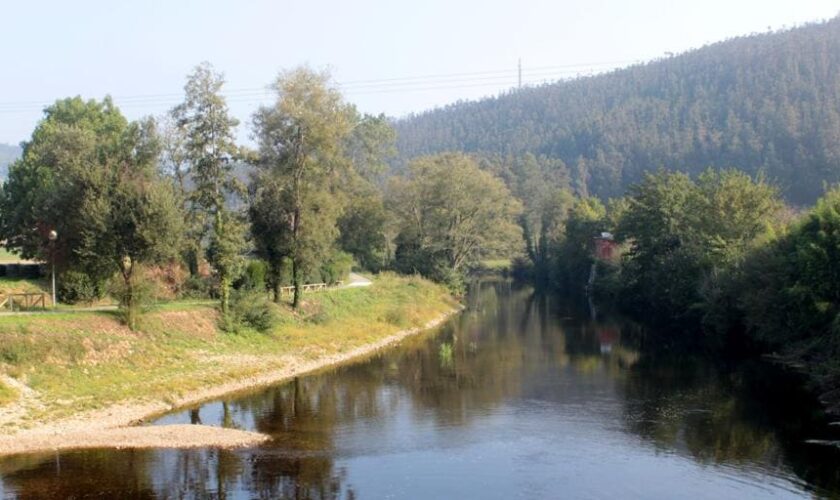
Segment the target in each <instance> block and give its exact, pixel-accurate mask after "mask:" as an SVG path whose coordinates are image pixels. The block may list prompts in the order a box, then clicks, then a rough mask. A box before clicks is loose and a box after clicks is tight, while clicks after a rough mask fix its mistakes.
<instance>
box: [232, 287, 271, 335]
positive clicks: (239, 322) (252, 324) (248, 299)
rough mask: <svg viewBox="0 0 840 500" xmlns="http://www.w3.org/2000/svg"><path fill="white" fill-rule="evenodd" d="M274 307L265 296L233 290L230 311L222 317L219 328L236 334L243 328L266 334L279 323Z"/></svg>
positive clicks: (263, 294) (247, 291) (248, 291)
mask: <svg viewBox="0 0 840 500" xmlns="http://www.w3.org/2000/svg"><path fill="white" fill-rule="evenodd" d="M279 320H280V318H279V317H278V314H277V310H276V309H275V306H274V305H273V304H272V303H271V301H269V300H268V296H267V294H265V293H263V292H255V291H250V290H235V291H234V292H233V294H232V295H231V301H230V311H229V312H228V314H227V315H226V316H223V317H222V324H221V328H222V329H223V330H224V331H227V332H238V331H240V330H241V329H242V328H243V327H247V328H253V329H254V330H257V331H259V332H263V333H265V332H268V331H270V330H271V329H272V328H274V327H275V326H276V325H277V324H278V323H279Z"/></svg>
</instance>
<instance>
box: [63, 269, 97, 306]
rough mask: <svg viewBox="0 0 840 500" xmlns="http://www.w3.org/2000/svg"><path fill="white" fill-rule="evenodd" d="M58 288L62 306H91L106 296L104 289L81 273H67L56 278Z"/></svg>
mask: <svg viewBox="0 0 840 500" xmlns="http://www.w3.org/2000/svg"><path fill="white" fill-rule="evenodd" d="M56 288H57V289H56V294H57V295H58V301H59V302H61V303H62V304H78V303H88V304H90V303H93V302H95V301H97V300H99V299H100V298H102V296H103V295H104V287H100V285H99V284H98V283H95V282H94V281H93V280H92V279H91V278H90V276H88V275H87V274H85V273H82V272H79V271H65V272H63V273H62V274H61V275H59V276H58V277H56Z"/></svg>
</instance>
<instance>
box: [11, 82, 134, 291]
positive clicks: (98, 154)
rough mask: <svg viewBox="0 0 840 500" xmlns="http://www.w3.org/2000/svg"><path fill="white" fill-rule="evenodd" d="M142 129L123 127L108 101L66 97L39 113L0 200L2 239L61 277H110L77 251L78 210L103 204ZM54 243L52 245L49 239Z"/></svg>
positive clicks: (81, 216)
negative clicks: (71, 273) (67, 273)
mask: <svg viewBox="0 0 840 500" xmlns="http://www.w3.org/2000/svg"><path fill="white" fill-rule="evenodd" d="M139 129H140V126H139V125H137V124H131V125H130V124H129V123H128V121H127V120H126V119H125V118H124V117H123V115H122V114H121V113H120V112H119V110H118V109H117V108H116V107H115V106H114V104H113V102H112V101H111V99H110V98H105V99H104V100H103V101H102V102H98V101H95V100H90V101H83V100H82V99H81V98H78V97H76V98H72V99H64V100H59V101H56V102H55V103H54V104H53V105H51V106H49V107H47V108H46V109H45V110H44V118H43V119H42V120H41V121H40V122H39V123H38V125H37V127H36V128H35V130H34V131H33V133H32V137H31V139H30V140H29V141H27V142H25V143H24V144H23V156H22V158H21V159H20V160H18V161H17V162H15V163H14V164H12V166H11V167H10V170H9V178H8V180H7V181H6V182H5V183H4V185H3V191H2V198H1V199H0V205H2V210H0V217H2V227H0V232H1V233H2V239H4V240H5V242H6V247H7V248H9V249H11V250H14V251H16V252H18V253H20V255H21V257H23V258H26V259H36V260H42V261H53V260H54V261H55V262H56V265H57V267H58V270H59V271H64V270H68V269H73V270H76V271H80V272H85V273H88V274H89V275H90V276H91V279H92V280H94V281H96V282H99V283H102V282H104V281H105V280H106V279H107V278H108V277H109V274H108V273H107V272H104V271H103V269H102V268H101V267H99V262H98V261H91V260H89V259H87V260H86V259H85V258H84V257H83V256H81V255H79V254H78V253H77V252H76V249H77V248H79V246H80V244H81V239H82V237H83V236H82V234H83V226H84V224H85V223H86V222H87V216H88V214H87V213H86V212H85V208H84V207H83V204H82V203H81V202H82V201H83V200H86V201H87V202H88V203H91V202H94V201H95V199H96V198H97V197H101V196H102V195H101V191H102V186H103V184H104V183H106V182H107V178H108V177H109V172H110V171H111V170H112V169H113V168H115V167H116V166H117V165H118V164H120V163H121V162H122V161H123V160H124V158H125V155H126V153H129V154H130V152H131V151H132V148H133V146H134V145H135V144H136V139H137V134H138V132H139ZM53 230H54V231H56V232H57V234H58V239H57V240H56V241H55V242H54V243H52V244H51V243H50V241H49V239H48V234H49V233H50V231H53Z"/></svg>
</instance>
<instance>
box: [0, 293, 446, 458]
mask: <svg viewBox="0 0 840 500" xmlns="http://www.w3.org/2000/svg"><path fill="white" fill-rule="evenodd" d="M457 312H459V309H453V310H452V311H449V312H448V313H446V314H444V315H442V316H440V317H438V318H436V319H434V320H432V321H430V322H428V323H426V324H425V325H423V326H422V327H418V328H412V329H409V330H403V331H400V332H397V333H395V334H393V335H391V336H389V337H386V338H384V339H382V340H380V341H377V342H373V343H371V344H367V345H364V346H361V347H358V348H356V349H353V350H350V351H347V352H344V353H341V354H334V355H328V356H322V357H320V358H317V359H314V360H303V359H295V358H289V359H288V362H287V363H286V364H285V366H284V367H283V368H282V369H278V370H272V371H268V372H265V373H261V374H258V375H254V376H250V377H245V378H242V379H239V380H236V381H233V382H229V383H226V384H221V385H218V386H215V387H212V388H209V389H204V390H201V391H196V392H193V393H190V394H187V395H185V396H183V397H181V398H179V399H178V400H176V401H174V402H171V403H169V404H167V403H165V402H163V401H155V402H139V403H126V404H121V405H114V406H111V407H109V408H106V409H103V410H97V411H93V412H88V413H85V414H82V415H79V416H76V417H74V418H71V419H64V420H60V421H55V422H45V423H44V424H43V425H39V426H36V427H34V428H31V429H26V430H22V431H18V432H15V433H12V434H8V435H4V436H0V455H9V454H18V453H29V452H36V451H48V450H66V449H79V448H104V447H116V448H140V447H145V448H149V447H153V448H182V447H187V448H189V447H207V446H213V447H232V446H244V445H255V444H259V443H261V442H264V441H266V440H267V439H269V437H268V436H266V435H262V434H257V433H252V432H243V431H236V430H233V429H223V428H220V427H207V426H201V425H186V426H182V425H179V426H142V427H138V426H137V423H138V422H141V421H143V420H145V419H148V418H150V417H153V416H155V415H159V414H162V413H165V412H168V411H171V410H173V409H176V408H178V407H182V406H189V405H193V404H197V403H200V402H203V401H207V400H212V399H218V398H221V397H223V396H225V395H227V394H230V393H234V392H238V391H244V390H252V389H255V388H259V387H264V386H267V385H271V384H275V383H278V382H280V381H283V380H286V379H289V378H293V377H297V376H300V375H303V374H306V373H308V372H312V371H315V370H318V369H321V368H326V367H329V366H333V365H337V364H341V363H346V362H348V361H352V360H354V359H355V358H359V357H362V356H365V355H369V354H371V353H373V352H375V351H377V350H380V349H383V348H385V347H388V346H391V345H393V344H395V343H397V342H399V341H401V340H402V339H404V338H406V337H408V336H411V335H415V334H417V333H420V332H422V331H425V330H428V329H430V328H434V327H436V326H438V325H439V324H441V323H442V322H443V321H445V320H446V319H447V318H449V316H451V315H453V314H455V313H457Z"/></svg>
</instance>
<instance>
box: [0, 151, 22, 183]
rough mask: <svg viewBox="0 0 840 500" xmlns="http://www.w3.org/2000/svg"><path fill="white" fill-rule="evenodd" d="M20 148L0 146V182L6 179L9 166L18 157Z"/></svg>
mask: <svg viewBox="0 0 840 500" xmlns="http://www.w3.org/2000/svg"><path fill="white" fill-rule="evenodd" d="M20 153H21V151H20V148H19V147H17V146H10V145H9V144H0V180H2V179H5V178H6V174H7V173H8V172H9V165H10V164H11V163H12V162H13V161H15V160H16V159H18V158H19V157H20Z"/></svg>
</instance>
